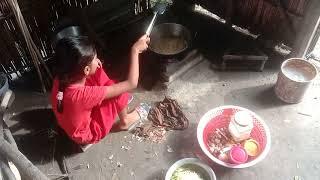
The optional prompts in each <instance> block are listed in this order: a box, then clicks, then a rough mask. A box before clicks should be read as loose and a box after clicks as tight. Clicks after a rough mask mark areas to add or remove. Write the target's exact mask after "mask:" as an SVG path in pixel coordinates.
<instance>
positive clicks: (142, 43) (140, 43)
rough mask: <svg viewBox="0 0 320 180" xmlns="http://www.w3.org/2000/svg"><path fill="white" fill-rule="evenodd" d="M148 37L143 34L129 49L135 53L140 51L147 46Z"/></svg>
mask: <svg viewBox="0 0 320 180" xmlns="http://www.w3.org/2000/svg"><path fill="white" fill-rule="evenodd" d="M149 42H150V38H149V37H148V36H147V35H146V34H145V35H143V36H141V37H140V38H139V39H138V40H137V41H136V42H135V43H134V44H133V46H132V48H131V50H132V51H133V52H135V53H138V54H140V53H142V52H143V51H145V50H146V49H147V48H148V44H149Z"/></svg>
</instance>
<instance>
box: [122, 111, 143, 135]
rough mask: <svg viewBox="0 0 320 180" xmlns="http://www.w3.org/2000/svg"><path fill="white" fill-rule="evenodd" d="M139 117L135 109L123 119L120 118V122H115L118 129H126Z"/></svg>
mask: <svg viewBox="0 0 320 180" xmlns="http://www.w3.org/2000/svg"><path fill="white" fill-rule="evenodd" d="M139 119H140V116H139V114H138V112H137V111H136V110H134V111H132V112H131V113H129V114H127V115H125V116H124V118H123V119H120V122H119V123H118V124H117V128H118V129H119V130H122V131H124V130H128V128H129V127H130V126H131V125H132V124H134V123H135V122H136V121H138V120H139Z"/></svg>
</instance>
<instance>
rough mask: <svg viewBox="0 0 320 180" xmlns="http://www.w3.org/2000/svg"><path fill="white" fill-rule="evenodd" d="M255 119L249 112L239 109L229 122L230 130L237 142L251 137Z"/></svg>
mask: <svg viewBox="0 0 320 180" xmlns="http://www.w3.org/2000/svg"><path fill="white" fill-rule="evenodd" d="M252 128H253V119H252V116H251V115H250V114H249V112H246V111H239V112H236V113H235V114H234V116H233V117H232V118H231V121H230V124H229V132H230V134H231V136H232V137H233V139H234V140H235V141H237V142H240V141H243V140H246V139H248V138H250V133H251V131H252Z"/></svg>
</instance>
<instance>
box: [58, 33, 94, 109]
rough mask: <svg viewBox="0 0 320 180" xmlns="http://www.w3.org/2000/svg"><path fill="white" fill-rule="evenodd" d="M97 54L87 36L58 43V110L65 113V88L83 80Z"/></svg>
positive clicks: (69, 38)
mask: <svg viewBox="0 0 320 180" xmlns="http://www.w3.org/2000/svg"><path fill="white" fill-rule="evenodd" d="M96 54H97V52H96V49H95V46H94V44H93V43H92V42H91V41H89V39H88V37H86V36H77V37H66V38H63V39H61V40H59V41H58V43H57V45H56V48H55V59H56V69H57V70H56V73H57V78H58V80H59V87H58V88H59V89H58V95H57V99H58V104H57V110H58V112H60V113H62V111H63V103H62V102H63V101H62V99H63V92H64V90H65V88H66V87H67V86H68V85H69V84H70V83H73V82H75V81H77V80H79V79H81V78H83V70H84V68H85V67H86V66H87V65H89V64H90V63H91V62H92V60H93V59H94V56H95V55H96Z"/></svg>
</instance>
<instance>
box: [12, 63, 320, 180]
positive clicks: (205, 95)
mask: <svg viewBox="0 0 320 180" xmlns="http://www.w3.org/2000/svg"><path fill="white" fill-rule="evenodd" d="M277 72H278V68H268V67H267V68H266V69H265V71H264V72H216V71H213V70H211V69H210V63H209V62H208V61H204V62H202V63H200V64H199V65H197V66H196V67H194V68H193V69H192V70H190V71H189V72H187V73H186V74H185V75H183V76H182V77H181V78H180V79H178V80H176V81H174V82H173V83H172V84H170V86H169V88H168V89H167V90H159V91H157V90H153V91H144V90H137V91H136V92H135V93H134V96H135V101H136V102H138V101H141V102H148V103H154V102H156V101H161V100H162V99H163V98H164V96H165V95H169V96H171V97H172V98H175V99H177V100H178V102H179V103H180V105H181V106H182V107H183V111H184V113H185V115H186V116H187V117H188V118H189V120H190V127H189V128H188V129H187V130H185V131H176V132H169V133H168V136H167V138H166V140H165V141H164V142H163V143H161V144H155V143H150V142H139V141H137V140H135V139H133V140H132V139H131V137H132V135H131V134H130V133H128V132H120V133H112V134H109V135H108V136H107V137H106V138H104V140H103V141H101V142H100V143H98V144H97V145H95V146H93V147H92V148H91V149H89V150H88V151H87V152H85V153H79V154H74V155H72V156H68V157H67V159H66V161H67V164H68V166H69V167H70V168H71V175H72V176H73V179H77V180H78V179H79V180H82V179H83V180H87V179H97V180H100V179H101V180H104V179H107V180H109V179H110V180H117V179H121V180H131V179H132V180H134V179H136V180H155V179H159V180H160V179H164V176H165V173H166V170H167V169H168V168H169V167H170V166H171V164H173V163H174V162H175V161H177V160H179V159H181V158H185V157H198V158H200V159H202V160H203V161H205V162H206V163H208V164H209V165H210V166H211V167H212V169H213V170H214V171H215V173H216V175H217V179H218V180H255V179H259V180H260V179H261V180H270V179H286V180H289V179H290V180H291V179H294V178H295V176H297V177H298V178H300V179H304V180H316V179H319V177H320V139H319V138H318V137H319V136H320V130H319V129H320V112H319V111H317V109H319V107H320V106H319V105H320V94H319V93H320V91H319V87H320V85H319V84H318V85H317V86H315V87H318V89H314V92H315V91H317V92H318V95H316V94H315V93H311V91H310V93H309V94H308V97H307V98H306V99H305V101H304V102H302V103H300V104H294V105H288V104H285V103H282V102H281V101H280V100H278V99H277V97H275V95H274V93H273V89H272V87H273V86H274V84H275V82H276V77H277V76H276V75H277ZM316 96H317V98H316ZM221 105H238V106H242V107H245V108H248V109H250V110H252V111H254V112H256V113H257V114H258V115H260V116H261V117H262V118H263V119H264V120H265V122H266V123H267V125H268V126H269V127H270V130H271V136H272V146H271V150H270V152H269V154H268V155H267V157H266V159H265V160H264V161H262V162H261V163H259V164H257V165H256V166H254V167H250V168H246V169H226V168H223V167H220V166H218V165H216V164H214V163H213V162H210V161H209V160H208V159H206V158H205V157H204V154H203V153H202V151H201V149H200V147H199V145H198V142H197V139H196V128H197V124H198V121H199V119H200V118H201V116H202V115H203V114H204V113H205V112H207V111H208V110H210V109H212V108H215V107H218V106H221ZM48 107H50V106H49V101H48V98H47V95H42V94H37V93H31V94H30V93H27V92H17V98H16V100H15V102H14V105H13V107H12V108H11V109H10V111H9V112H8V117H10V116H12V115H13V113H17V112H21V111H24V110H27V109H35V108H48ZM310 108H312V109H313V110H311V111H310ZM302 114H309V115H302ZM38 120H39V121H41V120H42V119H38ZM8 123H9V124H11V125H13V124H14V123H17V122H16V121H15V122H13V121H12V120H11V121H10V120H8ZM121 146H129V147H130V148H131V149H130V150H125V149H122V148H121ZM168 146H169V147H171V148H172V150H173V152H168V150H167V149H168ZM32 153H33V154H34V155H36V154H37V153H38V152H37V150H34V151H33V152H31V154H32ZM112 155H113V158H112V159H111V157H110V156H112ZM43 159H46V160H43ZM110 159H111V160H110ZM117 162H119V163H121V164H122V166H121V167H117ZM34 163H35V164H36V165H37V166H38V167H39V168H40V169H41V170H42V171H43V172H44V173H45V174H55V173H58V174H59V173H60V170H59V169H58V166H57V163H56V161H52V158H51V156H50V153H48V156H47V157H42V160H41V161H35V162H34ZM79 164H82V166H81V167H80V168H79V166H78V165H79ZM87 165H89V166H88V168H87ZM50 177H51V178H54V176H50Z"/></svg>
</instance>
